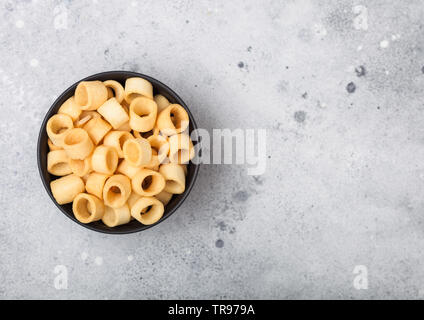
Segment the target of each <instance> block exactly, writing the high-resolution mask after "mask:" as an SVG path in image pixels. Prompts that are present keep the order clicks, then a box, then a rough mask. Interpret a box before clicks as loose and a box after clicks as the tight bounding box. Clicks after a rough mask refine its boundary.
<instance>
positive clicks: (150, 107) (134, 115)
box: [130, 97, 158, 132]
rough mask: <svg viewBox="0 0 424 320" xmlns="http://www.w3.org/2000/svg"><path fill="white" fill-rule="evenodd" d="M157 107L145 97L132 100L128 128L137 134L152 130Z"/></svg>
mask: <svg viewBox="0 0 424 320" xmlns="http://www.w3.org/2000/svg"><path fill="white" fill-rule="evenodd" d="M157 114H158V106H157V104H156V102H155V101H153V100H151V99H148V98H146V97H139V98H136V99H134V100H133V101H132V102H131V105H130V127H131V129H133V130H135V131H139V132H148V131H150V130H152V129H153V128H154V126H155V123H156V118H157Z"/></svg>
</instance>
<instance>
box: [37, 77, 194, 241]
mask: <svg viewBox="0 0 424 320" xmlns="http://www.w3.org/2000/svg"><path fill="white" fill-rule="evenodd" d="M131 77H142V78H144V79H146V80H148V81H150V83H151V84H152V85H153V90H154V94H161V95H163V96H165V97H166V98H167V99H168V100H169V101H170V102H171V103H178V104H180V105H181V106H183V107H184V108H185V109H186V111H187V113H188V115H189V117H190V127H189V131H190V133H191V132H192V131H193V130H194V129H196V128H197V127H196V122H195V121H194V118H193V116H192V114H191V113H190V110H189V109H188V108H187V106H186V104H185V103H184V101H182V100H181V98H180V97H179V96H178V95H177V94H176V93H175V92H174V91H172V90H171V89H170V88H168V87H167V86H166V85H164V84H163V83H161V82H160V81H158V80H156V79H153V78H151V77H149V76H146V75H143V74H140V73H136V72H130V71H109V72H103V73H99V74H95V75H92V76H90V77H87V78H85V79H82V80H80V81H90V80H100V81H106V80H116V81H118V82H120V83H121V84H122V85H125V80H126V79H127V78H131ZM80 81H78V82H77V83H75V84H74V85H72V86H71V87H69V88H68V89H67V90H66V91H65V92H64V93H63V94H62V95H61V96H60V97H59V98H58V99H57V100H56V101H55V102H54V103H53V105H52V106H51V108H50V109H49V111H48V112H47V114H46V116H45V118H44V121H43V123H42V125H41V129H40V134H39V138H38V146H37V153H38V154H37V158H38V168H39V171H40V175H41V179H42V181H43V184H44V187H45V188H46V191H47V193H48V194H49V196H50V198H51V199H52V201H53V202H54V203H55V204H56V206H57V207H58V208H59V209H60V210H61V211H62V212H63V213H64V214H65V215H66V216H68V217H69V218H70V219H72V220H73V221H75V222H76V223H78V224H80V225H82V226H84V227H86V228H89V229H91V230H94V231H99V232H104V233H110V234H125V233H132V232H138V231H142V230H145V229H148V228H150V227H152V226H154V225H156V224H158V223H160V222H162V221H163V220H165V219H166V218H168V217H169V216H170V215H171V214H173V213H174V212H175V210H177V208H178V207H179V206H180V205H181V204H182V202H183V201H184V200H185V198H186V197H187V195H188V194H189V193H190V190H191V189H192V187H193V185H194V182H195V180H196V177H197V173H198V170H199V166H198V165H196V164H194V163H192V162H190V163H189V165H188V166H187V177H186V190H185V192H184V193H183V194H179V195H174V196H173V197H172V199H171V201H170V202H169V203H168V204H167V205H166V206H165V212H164V214H163V217H162V218H161V219H160V220H159V221H158V222H157V223H155V224H153V225H150V226H145V225H142V224H141V223H139V222H138V221H136V220H132V221H131V222H129V223H128V224H125V225H121V226H117V227H114V228H110V227H108V226H106V225H104V224H103V222H101V221H96V222H92V223H89V224H83V223H81V222H79V221H78V220H77V219H75V217H74V214H73V212H72V203H70V204H66V205H59V204H58V203H57V202H56V200H55V199H54V198H53V195H52V193H51V191H50V182H51V181H52V180H55V179H57V178H58V177H56V176H53V175H51V174H50V173H48V172H47V153H48V152H49V148H48V145H47V139H48V137H47V133H46V123H47V121H48V119H50V117H51V116H53V115H54V114H56V113H57V110H58V109H59V108H60V106H61V105H62V104H63V103H64V102H65V101H66V100H67V99H69V98H70V97H71V96H72V95H73V94H74V92H75V89H76V87H77V85H78V83H79V82H80Z"/></svg>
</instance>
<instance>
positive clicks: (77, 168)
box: [69, 157, 93, 177]
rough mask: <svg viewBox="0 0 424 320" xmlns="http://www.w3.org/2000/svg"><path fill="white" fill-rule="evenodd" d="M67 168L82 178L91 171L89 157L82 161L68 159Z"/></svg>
mask: <svg viewBox="0 0 424 320" xmlns="http://www.w3.org/2000/svg"><path fill="white" fill-rule="evenodd" d="M69 166H70V167H71V170H72V172H73V173H74V174H75V175H77V176H78V177H84V176H85V175H87V174H89V173H90V172H91V171H93V168H92V167H91V157H87V158H85V159H84V160H78V159H69Z"/></svg>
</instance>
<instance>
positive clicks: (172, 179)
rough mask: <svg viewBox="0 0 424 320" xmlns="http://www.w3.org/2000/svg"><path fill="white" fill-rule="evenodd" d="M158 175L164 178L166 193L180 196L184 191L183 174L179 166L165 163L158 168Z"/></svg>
mask: <svg viewBox="0 0 424 320" xmlns="http://www.w3.org/2000/svg"><path fill="white" fill-rule="evenodd" d="M159 173H160V174H161V175H162V176H163V177H164V178H165V181H166V182H165V188H164V189H163V190H164V191H166V192H169V193H173V194H180V193H183V192H184V191H185V174H184V169H183V167H181V166H180V165H179V164H176V163H167V164H163V165H161V166H160V168H159Z"/></svg>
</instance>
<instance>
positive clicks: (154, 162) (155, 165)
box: [143, 149, 160, 171]
mask: <svg viewBox="0 0 424 320" xmlns="http://www.w3.org/2000/svg"><path fill="white" fill-rule="evenodd" d="M159 166H160V162H159V158H158V153H157V151H156V150H155V149H152V158H151V159H150V161H149V163H147V164H145V165H144V166H143V167H144V168H145V169H150V170H154V171H158V170H159Z"/></svg>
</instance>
